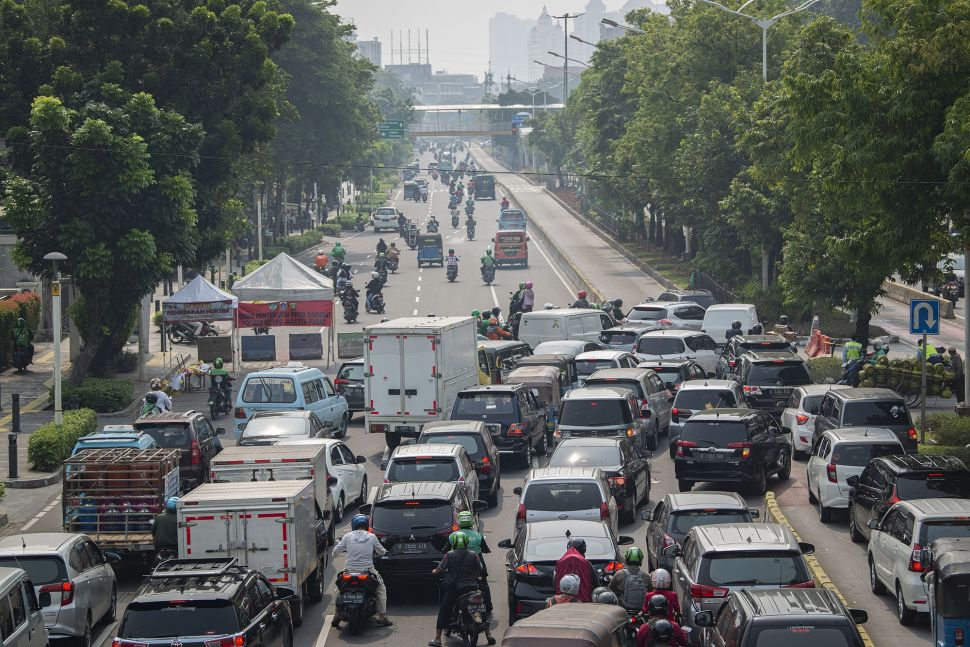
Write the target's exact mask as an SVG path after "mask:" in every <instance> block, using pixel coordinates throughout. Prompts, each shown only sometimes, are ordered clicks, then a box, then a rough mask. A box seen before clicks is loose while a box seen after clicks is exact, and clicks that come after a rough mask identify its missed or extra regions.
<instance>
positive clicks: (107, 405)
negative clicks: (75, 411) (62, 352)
mask: <svg viewBox="0 0 970 647" xmlns="http://www.w3.org/2000/svg"><path fill="white" fill-rule="evenodd" d="M50 392H51V399H53V397H54V395H53V394H54V387H53V386H51V391H50ZM132 392H133V386H132V383H131V380H113V379H106V378H99V377H89V378H86V379H85V380H84V381H83V382H81V384H80V386H69V385H67V384H63V383H62V386H61V399H62V401H63V402H64V403H65V404H76V405H77V406H78V407H79V408H88V409H94V410H95V411H97V412H98V413H113V412H115V411H121V410H122V409H124V408H125V407H127V406H128V405H129V404H131V400H132Z"/></svg>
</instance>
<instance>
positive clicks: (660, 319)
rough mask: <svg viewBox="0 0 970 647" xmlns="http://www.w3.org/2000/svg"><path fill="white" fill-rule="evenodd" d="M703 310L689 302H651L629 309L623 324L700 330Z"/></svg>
mask: <svg viewBox="0 0 970 647" xmlns="http://www.w3.org/2000/svg"><path fill="white" fill-rule="evenodd" d="M703 321H704V308H702V307H701V306H699V305H697V304H696V303H693V302H691V301H680V302H675V303H663V302H659V301H652V302H650V303H641V304H639V305H635V306H633V307H632V308H630V311H629V312H628V313H626V317H624V318H623V322H624V323H649V324H651V325H657V326H664V327H665V328H673V329H677V330H700V329H701V323H702V322H703Z"/></svg>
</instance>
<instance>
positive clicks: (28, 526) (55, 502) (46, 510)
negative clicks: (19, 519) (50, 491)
mask: <svg viewBox="0 0 970 647" xmlns="http://www.w3.org/2000/svg"><path fill="white" fill-rule="evenodd" d="M59 503H60V499H54V500H53V501H51V502H50V503H48V504H47V506H46V507H45V508H44V509H43V510H41V511H40V512H38V513H37V514H35V515H34V516H33V517H32V518H31V520H30V521H28V522H27V523H25V524H24V525H23V527H22V528H21V529H20V532H27V531H28V530H30V529H31V528H33V527H34V524H36V523H37V522H38V521H40V520H41V519H43V518H44V517H45V516H46V515H47V514H48V513H50V511H51V510H53V509H54V506H56V505H58V504H59Z"/></svg>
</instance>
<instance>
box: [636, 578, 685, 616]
mask: <svg viewBox="0 0 970 647" xmlns="http://www.w3.org/2000/svg"><path fill="white" fill-rule="evenodd" d="M650 585H651V586H652V587H653V594H652V595H651V596H648V597H647V599H646V600H645V601H644V602H643V612H644V613H649V612H650V609H649V605H650V598H651V597H653V596H654V595H662V596H664V597H665V598H667V619H668V620H677V619H678V618H680V600H678V599H677V594H676V593H674V590H673V589H672V588H671V579H670V572H669V571H668V570H667V569H665V568H658V569H657V570H655V571H653V572H652V573H650Z"/></svg>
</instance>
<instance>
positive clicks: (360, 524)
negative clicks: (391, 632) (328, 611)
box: [330, 514, 394, 627]
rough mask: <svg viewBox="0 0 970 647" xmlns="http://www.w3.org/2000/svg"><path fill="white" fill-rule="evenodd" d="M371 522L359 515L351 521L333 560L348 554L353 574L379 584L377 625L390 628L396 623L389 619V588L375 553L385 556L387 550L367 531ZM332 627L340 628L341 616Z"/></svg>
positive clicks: (376, 591) (377, 590) (331, 623)
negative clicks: (367, 574)
mask: <svg viewBox="0 0 970 647" xmlns="http://www.w3.org/2000/svg"><path fill="white" fill-rule="evenodd" d="M368 525H369V520H368V519H367V515H364V514H358V515H354V518H353V519H351V521H350V528H351V530H350V532H348V533H347V534H346V535H344V536H343V537H341V538H340V541H338V542H337V545H336V546H334V547H333V554H332V558H336V557H337V555H339V554H340V553H342V552H346V553H347V561H346V562H345V564H344V567H345V568H346V569H347V570H348V571H350V572H352V573H370V576H371V577H372V578H374V581H375V582H376V583H377V588H376V590H375V595H376V596H377V624H378V625H380V626H382V627H390V626H391V625H393V624H394V623H393V622H391V621H390V620H388V619H387V587H386V586H384V580H383V579H381V574H380V573H379V572H378V571H377V569H376V568H374V553H377V554H378V555H383V554H384V553H386V552H387V549H386V548H384V547H383V546H381V542H380V541H378V540H377V536H376V535H374V533H372V532H369V531H368V530H367V526H368ZM330 626H331V627H339V626H340V616H338V615H335V616H334V618H333V620H332V621H331V622H330Z"/></svg>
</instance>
